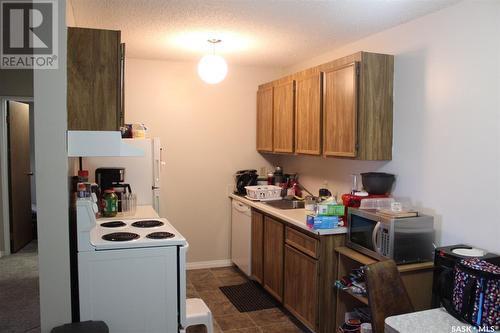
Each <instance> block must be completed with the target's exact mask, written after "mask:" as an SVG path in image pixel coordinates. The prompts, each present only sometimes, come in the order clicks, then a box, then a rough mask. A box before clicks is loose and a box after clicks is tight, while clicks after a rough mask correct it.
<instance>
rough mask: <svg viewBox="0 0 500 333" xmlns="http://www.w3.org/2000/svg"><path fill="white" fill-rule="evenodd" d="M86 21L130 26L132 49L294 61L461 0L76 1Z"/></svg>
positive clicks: (157, 55) (134, 52) (126, 29)
mask: <svg viewBox="0 0 500 333" xmlns="http://www.w3.org/2000/svg"><path fill="white" fill-rule="evenodd" d="M68 2H70V3H69V5H70V6H71V8H72V10H73V15H74V18H75V24H76V26H79V27H90V28H102V29H115V30H121V31H122V40H123V41H124V42H125V43H127V56H129V57H135V58H148V59H168V60H197V59H199V58H200V57H201V56H202V55H203V54H205V53H207V52H210V51H211V47H210V46H209V44H208V43H207V42H206V40H207V39H210V38H214V37H215V38H220V39H222V43H220V44H219V45H218V46H217V48H216V52H217V53H218V54H221V55H223V56H224V57H226V58H227V60H228V62H229V63H238V64H246V65H261V66H289V65H292V64H295V63H297V62H299V61H302V60H305V59H308V58H310V57H313V56H316V55H319V54H321V53H323V52H326V51H329V50H331V49H333V48H335V47H340V46H342V45H345V44H347V43H349V42H352V41H355V40H357V39H360V38H363V37H365V36H368V35H371V34H374V33H376V32H379V31H382V30H384V29H387V28H390V27H393V26H396V25H398V24H401V23H404V22H407V21H409V20H412V19H414V18H417V17H419V16H422V15H425V14H428V13H430V12H433V11H436V10H439V9H441V8H444V7H447V6H449V5H452V4H454V3H456V2H458V1H457V0H432V1H431V0H331V1H308V0H302V1H299V0H295V1H292V0H289V1H264V0H253V1H250V0H226V1H210V0H205V1H204V0H199V1H192V0H178V1H166V0H71V1H68Z"/></svg>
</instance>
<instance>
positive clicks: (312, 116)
mask: <svg viewBox="0 0 500 333" xmlns="http://www.w3.org/2000/svg"><path fill="white" fill-rule="evenodd" d="M321 98H322V92H321V73H319V72H318V73H314V74H312V75H306V76H303V77H300V78H297V79H296V88H295V106H296V110H295V152H296V153H298V154H308V155H320V154H321Z"/></svg>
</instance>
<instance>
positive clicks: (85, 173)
mask: <svg viewBox="0 0 500 333" xmlns="http://www.w3.org/2000/svg"><path fill="white" fill-rule="evenodd" d="M78 181H79V182H80V183H88V182H89V170H78Z"/></svg>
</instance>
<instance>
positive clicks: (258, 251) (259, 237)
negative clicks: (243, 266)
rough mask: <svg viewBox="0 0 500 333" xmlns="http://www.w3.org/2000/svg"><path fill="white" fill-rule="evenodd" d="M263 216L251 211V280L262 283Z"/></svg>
mask: <svg viewBox="0 0 500 333" xmlns="http://www.w3.org/2000/svg"><path fill="white" fill-rule="evenodd" d="M263 241H264V215H262V214H261V213H259V212H256V211H254V210H252V262H251V264H252V265H251V266H252V268H251V270H252V278H253V279H254V280H255V281H257V282H259V283H262V282H263V281H264V262H263V260H264V255H263V254H264V253H263V250H264V249H263Z"/></svg>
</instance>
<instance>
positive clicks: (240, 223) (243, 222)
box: [231, 200, 252, 276]
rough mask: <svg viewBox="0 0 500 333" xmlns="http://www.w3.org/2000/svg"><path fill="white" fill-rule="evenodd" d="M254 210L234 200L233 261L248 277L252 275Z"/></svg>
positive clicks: (232, 218) (232, 220)
mask: <svg viewBox="0 0 500 333" xmlns="http://www.w3.org/2000/svg"><path fill="white" fill-rule="evenodd" d="M251 241H252V210H251V208H250V206H247V205H245V204H244V203H242V202H240V201H238V200H233V203H232V209H231V260H232V262H233V263H234V264H235V265H236V266H238V268H239V269H241V271H242V272H243V273H245V274H246V275H247V276H250V273H251V268H250V265H251V260H252V257H251V247H252V244H251Z"/></svg>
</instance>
